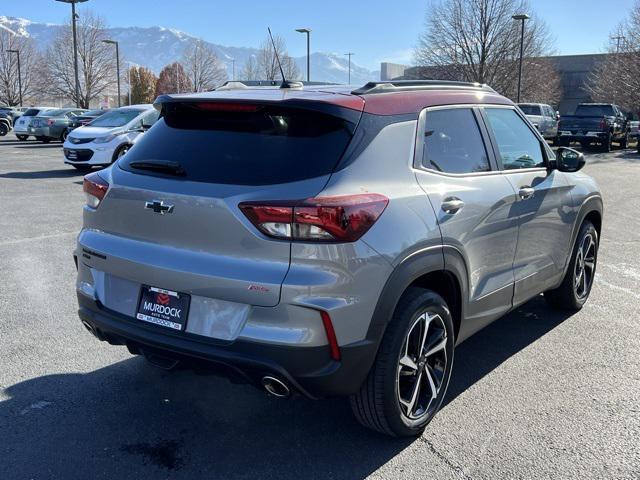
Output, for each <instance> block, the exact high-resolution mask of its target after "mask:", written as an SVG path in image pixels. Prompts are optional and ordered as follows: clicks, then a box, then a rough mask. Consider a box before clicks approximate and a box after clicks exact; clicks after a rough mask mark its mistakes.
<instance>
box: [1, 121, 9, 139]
mask: <svg viewBox="0 0 640 480" xmlns="http://www.w3.org/2000/svg"><path fill="white" fill-rule="evenodd" d="M7 133H9V125H7V124H6V123H0V137H4V136H5V135H6V134H7Z"/></svg>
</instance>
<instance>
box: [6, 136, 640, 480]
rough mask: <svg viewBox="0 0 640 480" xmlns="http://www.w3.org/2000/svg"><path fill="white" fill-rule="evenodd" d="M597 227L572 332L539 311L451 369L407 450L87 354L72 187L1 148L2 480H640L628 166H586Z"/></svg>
mask: <svg viewBox="0 0 640 480" xmlns="http://www.w3.org/2000/svg"><path fill="white" fill-rule="evenodd" d="M585 171H586V172H587V173H588V174H590V175H592V176H594V177H595V178H596V180H597V181H598V182H599V184H600V187H601V189H602V191H603V196H604V200H605V220H604V226H603V232H602V242H601V247H600V253H599V262H598V273H597V279H596V282H595V285H594V287H593V291H592V293H591V298H590V299H589V301H588V302H587V304H586V306H585V307H584V308H583V309H582V310H581V311H580V312H579V313H577V314H574V315H566V314H562V313H558V312H554V311H552V310H550V309H549V308H548V307H547V306H546V304H545V302H544V301H543V300H542V298H536V299H534V300H532V301H531V302H529V303H527V304H526V305H523V306H522V307H521V308H518V309H517V310H516V311H514V312H512V313H511V314H509V315H508V316H506V317H504V318H502V319H500V320H498V321H497V322H495V323H494V324H492V325H491V326H489V327H487V328H486V329H485V330H483V331H481V332H480V333H478V334H477V335H475V336H474V337H472V338H471V339H469V340H468V341H466V342H465V343H463V344H462V345H460V346H459V348H458V349H457V351H456V359H455V365H454V371H453V377H452V381H451V384H450V387H449V392H448V397H447V399H446V401H445V405H444V407H443V409H442V411H441V412H440V413H439V414H438V415H437V416H436V418H435V419H434V421H433V422H432V423H431V425H430V426H429V427H428V428H427V430H426V432H425V434H424V435H423V436H422V437H421V438H419V439H412V440H406V439H403V440H398V439H391V438H387V437H384V436H380V435H378V434H376V433H373V432H370V431H368V430H365V429H364V428H362V427H360V426H359V425H358V424H357V423H356V421H355V420H354V419H353V418H352V416H351V412H350V409H349V406H348V403H347V401H345V400H344V399H332V400H324V401H315V402H314V401H310V400H307V399H305V398H301V397H294V398H291V399H288V400H279V399H275V398H271V397H268V396H267V395H265V394H264V393H262V392H260V391H258V390H256V389H254V388H252V387H250V386H245V385H234V384H231V383H230V382H228V381H227V380H225V379H221V378H218V377H213V376H202V375H196V374H195V373H192V372H189V371H177V372H165V371H162V370H159V369H157V368H155V367H153V366H150V365H149V364H147V362H145V361H144V360H143V359H141V358H139V357H132V356H130V355H129V354H128V353H127V351H126V349H125V348H124V347H112V346H109V345H107V344H105V343H101V342H99V341H97V340H96V339H94V338H93V337H92V336H91V335H90V334H89V333H88V332H87V331H86V330H85V329H84V328H83V327H82V325H81V324H80V322H79V320H78V318H77V314H76V298H75V290H74V281H75V267H74V265H73V261H72V257H71V252H72V250H73V247H74V242H75V237H76V234H77V233H78V231H79V229H80V226H81V210H82V205H83V202H84V196H83V193H82V174H80V173H78V172H76V171H75V170H74V169H73V168H72V167H69V166H66V165H64V164H63V161H62V149H61V146H60V144H59V143H52V144H49V145H43V144H38V143H35V142H18V141H17V140H16V139H15V137H14V136H13V134H9V135H8V136H6V137H2V138H0V479H7V480H9V479H11V480H19V479H65V480H71V479H127V478H135V479H161V478H171V479H183V478H184V479H196V478H208V479H214V478H221V479H230V478H246V479H262V478H277V479H287V478H305V479H306V478H324V479H341V478H349V479H360V478H376V479H381V478H385V479H386V478H397V479H405V478H415V479H418V478H420V479H426V478H439V479H448V478H450V479H496V478H501V479H507V478H509V479H510V478H540V479H542V478H562V479H574V478H575V479H585V478H598V479H602V478H634V479H638V478H640V313H639V312H640V288H639V287H640V196H639V195H638V183H639V181H640V155H639V154H637V153H636V152H635V151H633V150H625V151H614V152H612V153H610V154H604V153H596V152H588V153H587V166H586V167H585Z"/></svg>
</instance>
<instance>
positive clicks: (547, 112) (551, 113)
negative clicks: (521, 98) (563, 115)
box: [518, 103, 559, 141]
mask: <svg viewBox="0 0 640 480" xmlns="http://www.w3.org/2000/svg"><path fill="white" fill-rule="evenodd" d="M518 107H519V108H520V110H522V112H523V113H524V114H525V115H526V116H527V118H528V119H529V121H530V122H531V123H533V126H534V127H536V128H537V129H538V131H539V132H540V133H541V134H542V136H543V137H544V138H545V140H554V141H555V140H556V137H557V136H558V118H559V115H558V112H556V111H555V110H554V109H553V108H552V107H551V106H550V105H546V104H544V103H518Z"/></svg>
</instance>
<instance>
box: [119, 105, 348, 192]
mask: <svg viewBox="0 0 640 480" xmlns="http://www.w3.org/2000/svg"><path fill="white" fill-rule="evenodd" d="M214 105H216V104H214ZM217 105H219V104H217ZM243 107H245V106H243ZM200 108H201V107H198V106H197V105H188V104H187V105H184V104H183V105H181V106H176V105H167V106H165V110H168V111H165V113H164V115H163V118H160V120H159V121H158V122H156V124H155V125H154V126H153V128H151V130H149V131H148V132H147V133H145V134H144V135H143V136H142V137H141V139H140V140H139V141H138V142H137V143H136V145H135V146H134V147H133V148H132V149H131V150H130V151H129V152H128V153H127V155H125V156H124V157H123V158H122V159H121V160H120V162H119V165H120V166H121V167H122V168H123V169H125V170H129V171H135V172H136V173H140V174H147V175H158V173H157V172H153V171H149V170H141V169H135V168H133V167H132V166H131V164H132V163H135V162H139V161H147V162H148V161H165V162H166V161H170V162H177V163H179V164H180V166H181V167H182V168H183V169H184V171H185V172H186V173H185V175H184V176H183V177H182V178H185V179H186V180H191V181H195V182H208V183H222V184H235V185H267V184H275V183H287V182H294V181H299V180H304V179H308V178H313V177H318V176H321V175H326V174H328V173H331V172H332V171H333V169H334V167H335V166H336V165H337V163H338V161H339V160H340V157H341V156H342V153H343V152H344V150H345V148H346V147H347V145H348V143H349V141H350V140H351V136H352V133H353V128H354V125H353V124H352V123H350V122H348V121H346V120H344V119H341V118H338V117H335V116H332V115H328V114H326V113H321V112H317V111H312V110H306V109H299V108H290V107H279V106H267V105H260V106H252V107H249V110H242V109H238V110H233V109H232V108H231V107H228V106H227V107H224V108H225V110H222V111H218V110H215V109H213V110H212V109H204V108H203V109H200ZM251 108H253V110H251Z"/></svg>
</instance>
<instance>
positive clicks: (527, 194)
mask: <svg viewBox="0 0 640 480" xmlns="http://www.w3.org/2000/svg"><path fill="white" fill-rule="evenodd" d="M535 193H536V190H535V189H534V188H531V187H520V190H519V191H518V196H519V197H520V200H526V199H527V198H531V197H533V195H534V194H535Z"/></svg>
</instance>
